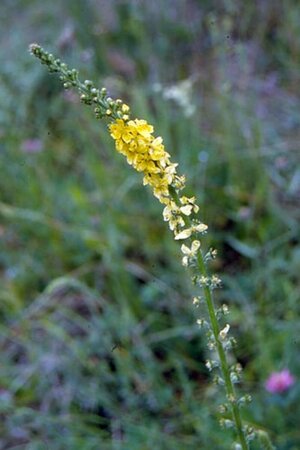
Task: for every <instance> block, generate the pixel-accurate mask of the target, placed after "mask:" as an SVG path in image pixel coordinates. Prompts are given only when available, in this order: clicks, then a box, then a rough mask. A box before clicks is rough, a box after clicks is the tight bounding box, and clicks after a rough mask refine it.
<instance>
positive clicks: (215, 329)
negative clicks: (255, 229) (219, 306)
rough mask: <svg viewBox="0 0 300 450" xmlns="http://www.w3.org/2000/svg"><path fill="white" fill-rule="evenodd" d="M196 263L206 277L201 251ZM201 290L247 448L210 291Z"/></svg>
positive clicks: (229, 397)
mask: <svg viewBox="0 0 300 450" xmlns="http://www.w3.org/2000/svg"><path fill="white" fill-rule="evenodd" d="M197 263H198V269H199V272H200V274H201V275H202V276H204V277H207V271H206V267H205V263H204V259H203V255H202V252H199V253H198V257H197ZM203 292H204V297H205V302H206V306H207V310H208V315H209V319H210V323H211V327H212V332H213V335H214V339H215V342H216V347H217V352H218V355H219V360H220V364H221V371H222V374H223V377H224V382H225V389H226V394H227V397H228V400H229V402H230V405H231V410H232V416H233V419H234V422H235V425H236V430H237V434H238V437H239V440H240V444H241V446H242V449H243V450H248V448H249V447H248V444H247V441H246V438H245V434H244V431H243V425H242V418H241V414H240V409H239V406H238V404H237V399H236V395H235V389H234V386H233V383H232V381H231V378H230V371H229V367H228V362H227V358H226V353H225V350H224V348H223V345H222V342H221V341H220V337H219V336H220V327H219V323H218V319H217V316H216V312H215V307H214V302H213V298H212V293H211V291H210V289H209V287H207V286H204V287H203Z"/></svg>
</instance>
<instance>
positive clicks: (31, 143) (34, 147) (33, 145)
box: [21, 139, 43, 153]
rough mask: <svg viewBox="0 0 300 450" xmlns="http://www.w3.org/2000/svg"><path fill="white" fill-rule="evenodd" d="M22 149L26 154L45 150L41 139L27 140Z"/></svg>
mask: <svg viewBox="0 0 300 450" xmlns="http://www.w3.org/2000/svg"><path fill="white" fill-rule="evenodd" d="M21 149H22V151H23V152H24V153H39V152H41V151H42V150H43V142H42V141H41V140H40V139H26V140H25V141H23V142H22V146H21Z"/></svg>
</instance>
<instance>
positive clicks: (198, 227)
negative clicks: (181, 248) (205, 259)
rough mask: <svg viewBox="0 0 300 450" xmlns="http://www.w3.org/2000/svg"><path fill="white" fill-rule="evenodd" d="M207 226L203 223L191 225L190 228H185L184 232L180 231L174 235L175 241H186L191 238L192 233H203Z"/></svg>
mask: <svg viewBox="0 0 300 450" xmlns="http://www.w3.org/2000/svg"><path fill="white" fill-rule="evenodd" d="M207 228H208V227H207V225H205V224H204V223H199V224H197V225H193V226H191V227H190V228H186V229H185V230H182V231H181V232H180V233H178V234H176V235H175V240H176V241H179V240H181V239H188V238H189V237H191V236H192V234H193V233H203V232H204V231H206V230H207Z"/></svg>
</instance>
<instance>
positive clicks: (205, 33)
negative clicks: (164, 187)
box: [0, 0, 300, 450]
mask: <svg viewBox="0 0 300 450" xmlns="http://www.w3.org/2000/svg"><path fill="white" fill-rule="evenodd" d="M0 8H1V9H0V11H1V14H0V25H1V27H0V29H1V31H0V36H1V47H0V54H1V60H2V61H3V62H4V64H2V66H1V68H0V99H1V109H0V155H1V158H0V165H1V167H0V173H1V177H0V192H1V198H0V218H1V219H0V220H1V222H0V236H1V241H0V245H1V251H0V273H1V278H0V282H1V291H0V297H1V298H0V300H1V302H0V304H1V310H0V314H1V319H2V320H1V343H0V345H1V353H2V366H1V373H0V397H1V402H0V403H1V406H0V415H1V419H2V421H1V425H0V436H1V437H0V447H1V448H4V449H11V450H12V449H26V450H39V449H41V450H44V449H47V448H49V449H50V448H51V450H52V449H53V450H60V449H72V450H73V449H74V450H76V449H82V448H84V449H87V450H88V449H97V450H98V449H99V448H101V449H106V448H107V449H113V450H115V449H122V450H127V449H128V450H129V449H130V450H134V449H137V450H140V449H148V448H149V449H150V448H155V449H172V450H174V449H178V450H182V449H187V450H188V449H195V448H205V449H206V448H213V449H216V450H217V449H225V448H229V445H230V444H229V442H230V440H227V439H228V437H227V433H226V434H224V432H223V431H222V430H221V429H219V425H218V423H217V405H218V404H219V403H220V400H221V396H220V393H219V392H218V391H217V390H216V388H215V387H214V386H213V385H212V384H211V380H210V375H209V374H208V373H207V371H206V369H205V366H204V362H205V348H204V346H203V345H202V338H201V335H200V333H199V330H198V329H197V328H196V327H195V325H193V324H194V323H195V316H194V312H193V310H192V308H191V306H190V303H191V302H190V297H191V296H192V288H191V287H190V285H189V283H188V281H187V279H186V276H185V274H184V273H183V272H182V269H181V267H180V258H179V256H180V255H179V249H178V246H177V245H176V244H175V243H174V242H173V241H172V238H171V236H170V235H169V233H168V231H167V227H166V225H165V224H164V223H163V222H162V220H161V207H160V205H159V204H156V203H155V201H153V199H152V197H151V195H150V194H149V192H148V191H147V190H145V189H143V188H142V186H141V179H140V177H139V175H138V174H135V173H133V172H132V171H131V170H130V168H128V167H127V166H126V164H125V162H124V161H123V160H122V158H121V157H120V156H119V155H118V154H116V153H115V152H114V151H113V144H112V142H111V141H110V139H109V136H108V135H107V131H106V128H105V125H104V124H100V123H99V122H97V121H95V120H94V119H93V117H92V114H91V112H89V111H86V110H85V108H84V107H83V106H82V105H80V104H79V103H78V100H77V99H76V96H74V95H72V94H70V93H67V94H66V93H64V92H63V91H62V89H61V86H60V84H59V81H58V80H56V79H55V78H54V77H51V76H49V75H48V74H47V73H46V71H45V70H44V68H41V67H39V66H38V64H37V63H36V61H32V59H31V58H30V56H29V55H28V53H27V45H28V44H29V43H30V42H32V41H38V42H40V43H41V44H43V45H44V46H45V47H46V48H47V49H49V50H51V51H53V53H56V54H59V55H60V56H61V57H62V58H65V59H66V60H67V62H68V63H69V64H70V65H72V64H73V65H74V66H76V67H78V68H79V69H80V70H81V73H82V76H83V77H86V78H89V79H93V80H95V81H97V82H98V84H99V85H100V86H102V85H105V86H107V87H108V88H109V90H110V92H111V94H112V96H114V97H121V98H124V99H126V101H127V102H128V103H130V105H131V106H132V111H134V114H136V116H137V117H144V118H146V119H148V120H149V121H151V122H152V123H153V124H154V125H155V128H156V130H157V134H160V135H162V136H163V137H164V140H165V142H166V145H167V148H168V149H169V151H170V153H171V154H172V157H173V159H174V160H177V161H178V162H179V163H180V166H181V170H182V171H183V172H184V173H186V174H187V175H188V179H189V188H190V192H191V193H195V194H196V195H197V197H198V198H199V201H200V203H201V209H202V217H203V220H204V222H206V223H208V224H209V225H210V233H209V235H208V238H207V243H206V245H207V246H211V245H213V246H214V247H216V248H217V249H218V250H219V257H218V259H217V261H216V262H215V266H214V267H213V270H216V271H218V272H219V273H220V275H221V277H222V279H223V280H224V286H223V289H222V290H221V291H220V292H219V295H218V297H219V301H220V302H223V301H224V302H227V303H229V304H230V308H231V312H232V314H231V324H232V328H233V332H234V335H235V336H236V337H237V339H238V343H239V345H238V347H237V349H236V356H237V358H238V360H239V361H240V362H241V364H242V365H243V367H244V382H243V386H242V389H243V390H245V391H248V392H250V393H251V395H252V396H253V403H252V405H251V406H250V408H249V409H248V410H247V411H245V417H246V419H247V420H248V421H249V422H250V423H254V424H256V423H259V424H260V425H261V426H262V427H265V428H266V429H267V430H268V431H269V432H270V433H271V435H272V437H273V438H274V441H275V442H276V445H277V447H278V448H279V449H282V450H288V449H289V450H290V449H294V450H296V449H297V448H298V447H299V445H300V436H299V431H298V430H297V420H296V418H297V415H299V406H298V405H299V384H298V383H297V384H296V385H295V386H294V387H293V388H292V389H291V390H290V391H289V392H287V393H286V394H285V395H283V396H272V395H270V394H268V393H266V392H265V391H264V387H263V384H264V381H265V379H266V378H267V377H268V375H269V374H270V373H271V372H272V371H274V370H278V369H281V368H283V367H289V369H290V370H291V372H292V373H293V374H294V375H295V376H296V377H297V376H298V377H299V361H298V359H297V356H298V349H299V337H298V334H297V331H298V324H297V321H298V314H299V307H298V304H299V303H298V300H299V269H300V252H299V246H298V244H299V193H300V172H299V149H298V146H299V144H298V136H299V122H300V112H299V92H298V90H297V86H298V84H299V73H300V72H299V64H300V60H299V55H300V52H299V46H300V41H299V36H300V33H299V27H300V21H299V20H297V18H298V17H299V8H298V6H297V2H296V1H291V0H288V1H286V2H284V4H281V3H276V4H274V3H273V2H271V1H268V0H264V1H261V2H259V3H250V2H244V3H243V4H242V3H241V4H234V3H232V2H230V1H225V0H223V1H222V2H207V1H205V2H198V1H191V0H189V1H187V2H180V1H179V0H176V1H175V2H174V1H173V2H170V1H166V2H164V7H163V8H162V7H160V6H159V3H158V2H156V1H154V2H135V1H123V2H122V1H113V2H108V1H103V0H102V1H78V0H77V1H66V2H64V3H61V4H53V3H51V2H48V1H45V2H43V3H41V2H37V1H34V0H27V1H25V0H16V1H5V0H4V1H2V3H1V7H0ZM16 24H17V25H18V26H16ZM12 30H13V32H12ZM182 81H184V83H183V84H182ZM32 139H38V140H40V142H39V144H40V148H41V151H38V152H30V151H28V150H26V148H27V147H28V145H30V140H32ZM28 140H29V144H28ZM26 142H27V144H26ZM26 145H27V147H26ZM253 448H256V447H255V444H254V445H253Z"/></svg>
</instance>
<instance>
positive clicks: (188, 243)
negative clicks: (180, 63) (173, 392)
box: [30, 44, 273, 450]
mask: <svg viewBox="0 0 300 450" xmlns="http://www.w3.org/2000/svg"><path fill="white" fill-rule="evenodd" d="M30 52H31V53H32V54H33V55H34V56H36V57H37V58H38V59H39V60H40V61H41V63H42V64H45V65H46V66H47V67H48V69H49V71H50V72H53V73H57V74H58V75H59V78H60V79H61V81H62V82H63V85H64V88H66V89H69V88H72V87H73V88H76V89H77V90H78V92H79V94H80V99H81V101H82V102H83V103H85V104H86V105H90V106H93V108H94V112H95V115H96V118H98V119H102V118H107V119H109V125H108V129H109V133H110V135H111V137H112V138H113V139H114V141H115V147H116V150H117V151H118V152H119V153H121V154H122V155H124V156H125V157H126V159H127V162H128V163H129V164H130V165H131V166H133V168H134V169H135V170H137V171H138V172H141V173H142V174H143V184H144V185H149V186H150V188H151V190H152V192H153V194H154V196H155V197H156V198H157V199H158V201H159V202H160V203H161V204H162V205H163V206H164V209H163V218H164V220H165V221H166V222H168V225H169V228H170V230H171V231H172V233H173V235H174V239H175V240H176V241H181V242H183V243H182V245H181V252H182V265H183V266H184V267H187V268H189V269H190V272H191V278H192V282H193V283H194V284H195V285H196V286H197V287H199V289H200V290H201V295H199V296H197V297H194V299H193V304H194V305H195V307H196V308H197V311H199V317H198V319H197V323H198V324H199V326H200V327H202V328H203V329H204V330H205V332H206V336H207V345H208V348H209V351H211V352H212V354H213V355H214V354H216V355H217V359H214V358H213V359H209V360H208V361H207V362H206V366H207V368H208V370H210V371H214V372H215V376H214V381H215V383H216V384H219V385H221V386H224V388H225V392H226V402H225V403H224V404H222V405H220V413H221V415H222V418H221V420H220V422H221V424H222V426H224V427H225V428H232V429H234V430H235V435H236V442H235V443H234V448H235V449H236V450H238V449H242V450H247V449H249V445H250V441H251V440H252V439H253V438H254V437H255V436H256V435H257V436H258V438H259V440H260V442H262V441H263V445H264V448H273V447H272V444H271V442H270V440H269V438H268V436H267V434H266V433H265V432H262V431H261V430H254V429H253V428H252V427H250V426H249V425H247V424H245V423H244V422H243V420H242V416H241V406H242V405H243V404H245V403H248V402H249V401H250V400H251V399H250V396H249V395H244V396H242V397H239V396H238V394H237V391H236V387H235V384H236V383H238V382H239V380H240V373H241V367H240V365H239V364H233V365H229V362H228V352H229V351H230V350H231V349H232V347H233V346H234V345H235V340H234V338H233V337H230V335H229V330H230V325H229V324H228V323H226V322H224V319H223V317H224V316H226V314H227V313H228V306H227V305H222V307H221V308H218V309H216V307H215V305H214V301H213V291H214V289H216V288H218V287H219V286H220V283H221V280H220V279H219V278H218V276H216V275H210V274H209V273H208V270H207V262H208V261H209V260H210V259H213V258H214V257H215V256H216V251H215V250H213V249H210V250H209V251H208V252H204V251H203V250H202V246H201V240H200V238H201V237H202V235H203V234H205V233H206V232H207V225H205V224H204V223H202V222H201V220H199V217H198V212H199V206H198V205H197V203H196V198H195V197H187V196H185V195H184V193H183V191H184V188H185V182H186V180H185V177H184V176H182V175H179V174H178V173H177V166H178V165H177V164H176V163H173V162H172V161H171V159H170V155H169V153H167V151H166V150H165V147H164V144H163V140H162V138H161V137H155V136H154V135H153V132H154V129H153V126H152V125H150V124H148V123H147V122H146V121H145V120H140V119H131V117H130V108H129V106H128V105H126V104H125V103H123V101H122V100H119V99H117V100H113V99H112V98H110V97H108V95H107V91H106V89H105V88H102V89H100V90H99V89H97V88H96V87H95V86H94V84H93V83H92V81H89V80H86V81H84V82H81V81H80V80H79V77H78V71H77V70H75V69H71V70H70V69H69V68H68V66H67V65H66V64H65V63H63V62H61V61H60V60H59V59H56V58H55V57H54V56H53V55H52V54H50V53H48V52H46V51H45V50H43V48H42V47H40V46H39V45H38V44H32V45H31V46H30ZM201 304H204V305H206V314H205V317H202V313H201V312H200V311H201V310H202V308H200V305H201ZM203 314H204V313H203Z"/></svg>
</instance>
